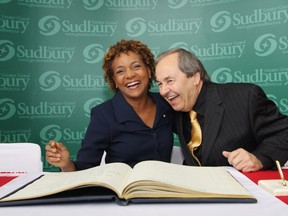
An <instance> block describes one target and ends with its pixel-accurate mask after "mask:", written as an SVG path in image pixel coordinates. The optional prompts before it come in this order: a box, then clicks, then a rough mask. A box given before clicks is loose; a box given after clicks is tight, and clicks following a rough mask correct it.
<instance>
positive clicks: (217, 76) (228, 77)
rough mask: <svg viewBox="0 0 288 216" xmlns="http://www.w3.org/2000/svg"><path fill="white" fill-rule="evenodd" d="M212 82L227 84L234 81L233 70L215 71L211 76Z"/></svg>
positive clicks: (220, 69)
mask: <svg viewBox="0 0 288 216" xmlns="http://www.w3.org/2000/svg"><path fill="white" fill-rule="evenodd" d="M211 80H212V81H213V82H216V83H227V82H231V81H232V80H233V77H232V74H231V69H229V68H225V67H223V68H219V69H217V70H215V71H214V72H213V73H212V75H211Z"/></svg>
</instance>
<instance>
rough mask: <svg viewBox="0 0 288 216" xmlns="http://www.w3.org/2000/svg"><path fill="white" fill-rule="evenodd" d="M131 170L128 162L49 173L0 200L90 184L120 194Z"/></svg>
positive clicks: (26, 196) (50, 192) (17, 198)
mask: <svg viewBox="0 0 288 216" xmlns="http://www.w3.org/2000/svg"><path fill="white" fill-rule="evenodd" d="M130 171H131V168H130V166H128V165H126V164H123V163H111V164H105V165H102V166H98V167H94V168H90V169H86V170H81V171H74V172H58V173H47V174H45V175H44V176H43V177H41V178H40V179H38V180H36V181H35V182H33V183H31V184H29V185H28V186H27V187H25V188H23V189H21V190H19V191H18V192H16V193H14V194H12V195H10V196H9V197H7V198H4V199H2V200H0V201H8V200H19V199H29V198H37V197H41V196H46V195H51V194H55V193H58V192H61V191H64V190H68V189H72V188H76V187H81V186H89V185H97V186H104V187H107V188H109V189H111V190H113V191H114V192H116V193H117V194H118V195H119V196H120V194H121V191H122V189H123V188H124V183H123V181H122V180H123V179H126V178H127V177H126V175H129V173H130Z"/></svg>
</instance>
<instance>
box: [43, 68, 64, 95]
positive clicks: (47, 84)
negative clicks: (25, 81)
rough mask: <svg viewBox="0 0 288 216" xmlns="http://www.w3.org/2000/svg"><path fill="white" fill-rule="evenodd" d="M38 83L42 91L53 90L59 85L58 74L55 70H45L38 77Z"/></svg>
mask: <svg viewBox="0 0 288 216" xmlns="http://www.w3.org/2000/svg"><path fill="white" fill-rule="evenodd" d="M39 83H40V88H41V89H42V90H43V91H47V92H50V91H54V90H55V89H57V88H59V86H60V85H61V78H60V74H59V73H58V72H56V71H47V72H45V73H43V74H42V75H41V76H40V77H39Z"/></svg>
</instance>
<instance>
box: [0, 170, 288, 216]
mask: <svg viewBox="0 0 288 216" xmlns="http://www.w3.org/2000/svg"><path fill="white" fill-rule="evenodd" d="M227 170H228V171H229V172H230V173H231V174H232V175H233V176H234V177H235V178H236V179H237V180H238V181H239V182H240V183H241V184H242V185H243V186H244V187H246V189H247V190H248V191H250V193H251V194H252V195H254V196H255V197H256V199H257V200H258V202H257V203H249V204H243V203H229V204H227V203H217V204H216V203H214V204H211V203H210V204H209V203H201V204H200V203H198V204H197V203H175V204H131V205H128V206H119V205H117V204H116V203H81V204H80V203H79V204H58V205H37V206H18V207H1V208H0V215H1V216H2V215H3V216H6V215H9V216H19V215H21V216H39V215H41V216H51V215H61V216H79V215H81V216H86V215H106V216H110V215H111V216H112V215H113V216H130V215H131V216H132V215H133V216H135V215H137V216H142V215H145V216H150V215H151V216H170V215H171V216H172V215H173V216H176V215H179V214H181V215H184V214H190V213H191V214H193V215H196V214H201V215H202V216H208V215H209V216H210V215H213V216H231V215H233V216H243V215H245V216H255V215H261V216H271V215H275V216H287V215H288V205H286V204H285V203H283V202H282V201H280V200H279V199H277V198H275V197H274V196H272V195H271V194H269V193H267V192H266V191H264V190H262V189H261V188H259V187H258V186H257V185H256V184H255V183H253V182H252V181H251V180H250V179H249V178H247V177H246V176H245V175H243V174H242V173H240V172H238V171H236V170H235V169H233V168H232V167H227ZM189 212H190V213H189Z"/></svg>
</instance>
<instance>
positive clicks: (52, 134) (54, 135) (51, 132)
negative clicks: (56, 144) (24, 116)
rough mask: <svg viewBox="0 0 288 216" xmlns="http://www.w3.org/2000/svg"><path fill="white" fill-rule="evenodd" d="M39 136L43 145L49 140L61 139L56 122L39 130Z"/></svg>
mask: <svg viewBox="0 0 288 216" xmlns="http://www.w3.org/2000/svg"><path fill="white" fill-rule="evenodd" d="M40 138H41V140H42V144H43V145H46V144H47V143H48V142H49V140H61V138H62V131H61V128H60V126H59V125H56V124H52V125H47V126H46V127H44V128H42V130H41V131H40Z"/></svg>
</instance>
